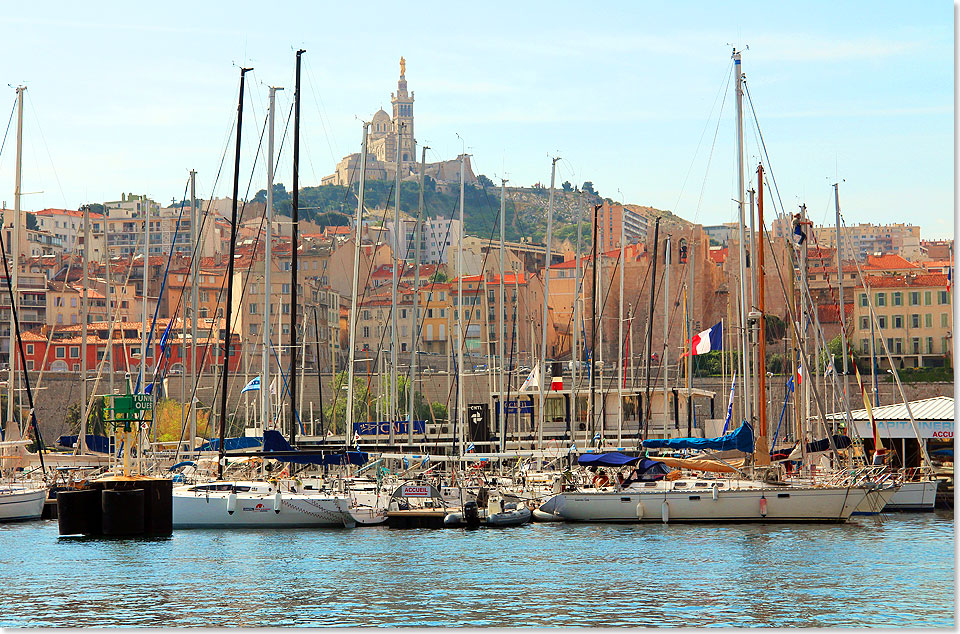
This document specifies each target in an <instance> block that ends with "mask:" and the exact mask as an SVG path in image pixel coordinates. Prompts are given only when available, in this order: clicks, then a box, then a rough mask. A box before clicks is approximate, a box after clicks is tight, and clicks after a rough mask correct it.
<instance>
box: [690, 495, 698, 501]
mask: <svg viewBox="0 0 960 634" xmlns="http://www.w3.org/2000/svg"><path fill="white" fill-rule="evenodd" d="M690 499H691V500H699V499H700V496H699V495H691V496H690Z"/></svg>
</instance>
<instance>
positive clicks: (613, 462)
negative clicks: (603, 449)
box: [577, 451, 640, 467]
mask: <svg viewBox="0 0 960 634" xmlns="http://www.w3.org/2000/svg"><path fill="white" fill-rule="evenodd" d="M639 459H640V457H639V456H628V455H627V454H623V453H620V452H619V451H609V452H607V453H584V454H580V456H579V457H578V458H577V464H580V465H586V466H590V465H593V466H597V467H622V466H623V465H625V464H633V463H634V462H636V461H637V460H639Z"/></svg>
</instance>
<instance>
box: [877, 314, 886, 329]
mask: <svg viewBox="0 0 960 634" xmlns="http://www.w3.org/2000/svg"><path fill="white" fill-rule="evenodd" d="M877 321H878V322H879V323H880V327H881V328H886V327H887V316H886V315H878V316H877Z"/></svg>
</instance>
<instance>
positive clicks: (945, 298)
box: [939, 291, 950, 305]
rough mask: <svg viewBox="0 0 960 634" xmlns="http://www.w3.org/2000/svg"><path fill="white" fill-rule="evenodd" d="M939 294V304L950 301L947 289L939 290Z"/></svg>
mask: <svg viewBox="0 0 960 634" xmlns="http://www.w3.org/2000/svg"><path fill="white" fill-rule="evenodd" d="M939 295H940V299H939V303H940V304H941V305H943V304H949V303H950V297H949V295H948V294H947V291H940V293H939Z"/></svg>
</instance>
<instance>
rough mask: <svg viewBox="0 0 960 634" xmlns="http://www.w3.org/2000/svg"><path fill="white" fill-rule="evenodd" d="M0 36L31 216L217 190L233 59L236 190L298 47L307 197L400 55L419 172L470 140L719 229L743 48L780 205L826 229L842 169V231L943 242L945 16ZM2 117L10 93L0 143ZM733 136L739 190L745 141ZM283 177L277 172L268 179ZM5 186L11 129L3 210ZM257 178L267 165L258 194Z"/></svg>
mask: <svg viewBox="0 0 960 634" xmlns="http://www.w3.org/2000/svg"><path fill="white" fill-rule="evenodd" d="M274 4H275V5H276V6H273V5H274ZM401 7H402V9H401ZM468 7H469V8H468ZM0 24H2V26H3V33H4V37H3V38H2V40H0V54H2V56H3V59H4V60H5V63H4V64H3V65H2V67H0V68H2V71H0V72H2V74H3V76H2V80H3V83H4V84H11V85H13V84H16V83H19V82H26V83H27V85H28V86H29V89H28V93H27V94H28V102H27V108H26V115H25V150H24V191H25V192H40V191H42V193H35V194H30V195H28V196H25V197H24V203H23V204H24V207H25V208H27V209H40V208H43V207H51V206H55V207H61V206H66V207H74V208H75V207H76V206H78V205H79V204H81V203H83V202H88V201H103V200H108V199H116V198H117V197H118V196H119V194H120V193H121V192H122V191H131V192H137V193H147V194H149V195H150V196H152V197H153V198H154V199H157V200H160V201H164V202H169V201H170V199H171V198H173V197H179V196H180V195H181V194H182V193H183V191H184V184H185V182H186V177H187V171H188V170H189V169H190V168H194V169H196V170H197V171H198V173H199V177H198V178H199V182H200V192H199V193H200V195H202V196H204V197H206V196H208V195H209V194H210V193H211V187H212V186H213V180H214V176H215V174H216V171H217V168H218V165H219V161H220V156H221V152H222V151H223V147H224V142H225V139H226V134H227V132H228V131H229V127H230V125H231V121H232V117H233V114H234V110H235V101H236V90H237V83H238V82H237V75H238V72H237V69H236V68H235V67H234V66H233V63H234V62H236V63H238V64H239V63H240V62H244V61H245V62H246V63H247V64H248V65H251V66H254V67H255V72H254V73H252V74H249V75H248V79H249V80H250V81H249V82H248V85H249V87H250V91H249V97H250V98H249V99H248V100H247V102H246V103H247V108H246V111H245V125H244V143H245V148H246V151H245V152H244V160H243V172H244V177H243V179H242V183H243V185H242V186H241V191H243V190H244V189H245V186H246V180H247V178H248V177H249V169H250V167H251V161H252V159H253V151H254V149H255V147H256V140H257V135H258V134H259V129H260V126H262V123H263V116H264V112H265V104H266V86H267V85H268V84H275V85H281V86H285V87H286V88H287V90H285V91H284V92H282V93H280V97H279V108H280V110H281V111H282V112H283V113H284V116H285V114H286V112H287V111H288V109H289V104H290V100H291V98H292V93H293V90H292V87H293V66H294V52H293V49H295V48H296V47H298V46H302V47H303V48H306V49H307V53H306V55H305V56H304V73H303V84H304V85H303V93H304V95H303V106H302V120H303V135H302V139H303V156H302V162H301V164H302V167H301V182H302V184H303V185H313V184H318V183H319V179H320V178H321V177H322V176H324V175H326V174H328V173H330V172H331V171H332V170H333V166H334V164H335V163H336V161H337V160H339V158H340V157H341V156H343V155H344V154H346V153H348V152H353V151H357V150H358V148H359V142H360V119H361V118H369V117H370V116H371V115H372V114H373V112H375V111H376V109H377V108H378V107H380V106H383V107H384V108H385V109H387V110H389V108H390V104H389V100H390V92H391V91H393V90H395V89H396V79H397V74H398V60H399V57H400V56H401V55H403V56H405V57H406V59H407V80H408V82H409V88H410V89H411V90H413V91H415V93H416V103H415V106H414V112H415V115H416V137H417V140H418V142H419V143H421V144H423V143H427V144H429V145H430V146H431V147H432V148H433V151H432V152H431V153H428V160H436V159H439V158H452V157H454V156H456V155H457V154H458V153H459V151H460V148H461V142H460V140H459V139H458V138H457V136H456V135H457V133H459V134H460V136H461V137H462V138H463V139H464V143H465V144H466V147H467V148H468V151H469V152H471V153H472V154H473V155H474V166H475V170H476V171H477V172H480V173H485V174H487V175H488V176H491V177H492V178H494V179H496V178H497V177H499V176H501V175H503V174H506V175H507V176H508V178H510V180H511V181H512V182H513V183H515V184H524V185H528V184H532V183H534V182H537V181H541V182H544V183H546V182H548V181H549V169H550V159H549V157H550V156H551V155H555V154H559V155H560V156H561V157H563V159H564V160H563V161H561V162H560V163H559V164H558V165H559V176H558V183H559V182H562V181H563V180H570V181H572V182H576V183H582V182H583V181H584V180H591V181H593V182H594V184H595V186H596V188H597V189H598V190H599V191H600V193H601V194H603V195H605V196H610V197H612V198H614V199H621V198H622V199H625V200H627V201H629V202H634V203H639V204H649V205H652V206H655V207H659V208H663V209H671V210H674V211H675V212H677V213H679V214H680V215H681V216H684V217H686V218H689V219H696V221H698V222H702V223H704V224H714V223H720V222H726V221H730V220H732V219H733V218H734V208H733V205H732V203H731V202H730V199H731V198H732V197H733V196H734V195H735V184H736V181H735V170H734V149H733V141H734V134H733V129H734V128H733V108H732V106H733V102H732V94H728V98H727V101H726V103H725V105H724V107H723V113H722V117H721V119H720V121H719V128H717V111H718V109H719V106H720V101H719V100H717V96H718V95H720V97H721V99H722V94H723V93H722V89H723V88H724V87H725V86H726V85H727V84H726V78H727V75H728V72H729V69H730V48H731V46H730V44H740V45H749V47H750V48H749V50H748V51H746V52H745V53H744V62H743V67H744V71H745V72H746V74H747V78H748V85H749V87H750V90H751V93H752V95H753V97H754V99H755V106H756V108H757V116H758V118H759V120H760V125H761V130H762V131H763V135H764V139H765V141H766V145H767V149H768V151H769V152H770V159H771V161H772V168H773V172H774V175H775V177H776V179H777V183H778V185H779V189H780V193H781V195H782V197H783V202H784V205H785V206H786V207H787V208H788V210H791V209H792V208H794V207H795V206H796V204H798V203H799V202H801V201H805V202H806V203H807V205H808V209H809V210H810V213H811V215H812V217H813V218H814V220H816V221H818V222H820V221H824V220H826V221H827V222H830V223H832V204H833V203H832V188H831V187H830V184H831V183H832V182H834V181H835V180H836V176H837V175H838V174H839V177H840V178H842V179H845V182H844V183H843V184H842V186H841V204H842V208H843V210H844V213H845V216H846V218H847V219H848V222H858V221H862V222H868V221H869V222H881V223H885V222H903V221H908V222H913V223H915V224H919V225H921V226H922V228H923V235H924V236H925V237H944V236H947V235H952V234H953V173H954V171H953V143H954V130H953V105H954V104H953V81H954V79H953V77H954V57H953V46H954V44H953V42H954V33H953V5H952V4H951V3H949V2H943V1H932V2H923V3H916V4H910V5H908V4H905V3H902V2H857V3H837V2H802V3H799V2H798V3H793V4H792V5H783V4H782V3H769V2H738V3H707V2H688V3H652V2H651V3H639V2H623V3H613V2H608V3H595V4H593V5H587V4H585V3H577V2H570V3H565V2H549V3H495V2H493V3H474V4H472V5H464V4H459V3H452V2H443V3H424V2H416V3H402V4H401V3H377V2H365V3H361V4H358V5H354V4H352V3H316V2H302V3H301V2H286V3H263V2H232V3H226V2H221V3H202V2H191V3H184V2H164V3H151V4H149V5H143V6H141V5H140V3H130V2H123V3H119V2H118V3H107V2H92V3H74V2H63V3H56V2H51V3H43V5H42V7H41V5H38V4H34V3H17V4H7V5H5V6H4V12H3V16H2V17H0ZM13 101H14V92H13V89H12V88H8V89H7V97H6V99H0V117H2V119H3V122H2V124H0V125H5V124H6V118H7V116H8V115H9V112H10V107H11V106H12V104H13ZM748 113H749V110H748ZM282 125H283V123H282V118H281V120H280V121H278V128H279V130H278V136H279V134H281V133H282ZM715 131H716V142H715V144H714V133H715ZM701 137H702V141H701ZM746 137H747V142H748V146H747V147H748V153H749V154H748V156H749V157H750V159H749V163H750V166H749V167H748V172H752V171H753V170H754V169H755V167H756V159H757V157H758V152H757V149H756V141H755V138H756V137H755V135H754V133H753V131H752V127H749V126H748V127H747V128H746ZM711 148H712V158H711V159H710V167H709V170H707V162H708V158H709V157H710V156H711ZM288 149H289V148H287V149H285V152H287V150H288ZM231 152H232V150H231ZM231 170H232V166H231V165H230V160H229V159H228V162H227V167H226V170H225V174H224V177H223V178H222V179H221V181H220V184H219V185H218V186H217V189H216V192H215V193H216V195H218V196H224V195H229V188H230V178H231V176H232V174H231ZM289 175H290V160H289V156H288V155H286V156H284V157H282V158H281V165H280V169H279V172H278V180H281V181H283V182H285V183H286V184H287V185H288V186H289ZM13 180H14V179H13V129H11V133H10V136H9V138H8V140H7V146H6V147H5V148H4V150H3V155H2V157H0V192H5V193H0V198H2V199H3V200H6V201H7V205H8V206H10V205H12V197H13ZM264 182H265V176H264V171H263V169H262V168H261V169H258V172H257V174H255V176H254V184H253V186H252V191H256V190H257V189H260V188H262V187H263V186H264ZM701 191H702V198H701ZM619 192H622V196H621V194H620V193H619Z"/></svg>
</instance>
